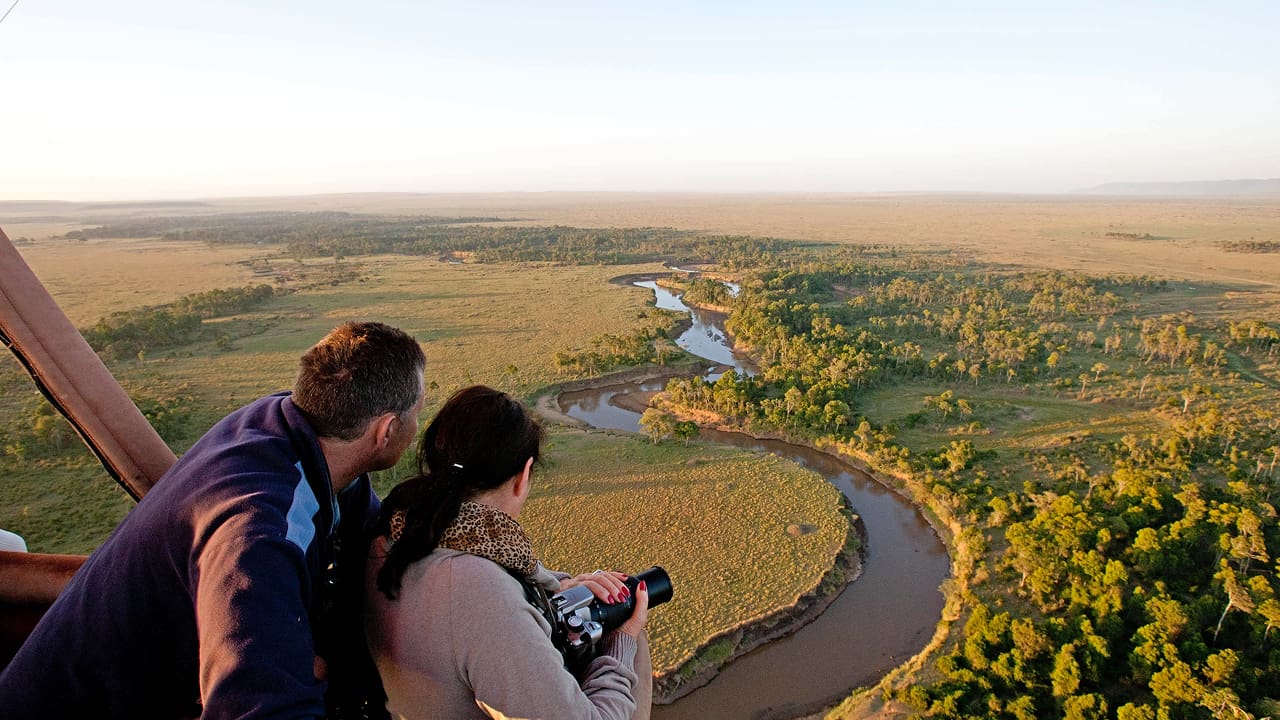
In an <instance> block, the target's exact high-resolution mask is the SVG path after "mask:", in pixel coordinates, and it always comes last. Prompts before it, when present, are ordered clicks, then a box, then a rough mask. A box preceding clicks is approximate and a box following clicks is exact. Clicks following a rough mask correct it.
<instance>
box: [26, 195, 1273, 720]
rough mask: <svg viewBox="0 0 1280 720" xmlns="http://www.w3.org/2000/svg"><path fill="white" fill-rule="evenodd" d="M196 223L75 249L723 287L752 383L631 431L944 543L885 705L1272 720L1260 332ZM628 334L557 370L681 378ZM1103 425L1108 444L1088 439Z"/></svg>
mask: <svg viewBox="0 0 1280 720" xmlns="http://www.w3.org/2000/svg"><path fill="white" fill-rule="evenodd" d="M188 220H189V219H188ZM188 220H183V219H177V220H164V221H156V222H157V223H160V224H161V225H164V223H169V225H167V226H163V227H161V226H151V225H148V226H147V228H149V229H150V230H149V231H148V232H143V230H144V229H146V228H141V227H133V226H130V227H124V226H105V227H103V228H100V229H98V230H91V231H82V236H83V237H128V236H139V235H161V236H163V237H170V238H174V239H188V240H190V239H198V240H203V241H207V242H256V243H263V244H268V245H277V246H279V248H280V252H281V255H282V257H295V258H296V257H299V256H304V257H316V256H323V257H328V256H333V257H335V258H341V257H351V256H356V255H360V254H363V253H385V252H402V253H413V254H440V255H441V256H445V257H451V258H465V259H467V260H468V261H472V262H497V261H550V262H563V263H592V264H595V263H623V262H636V261H649V260H656V259H662V260H672V261H677V262H696V261H703V262H713V263H716V264H717V265H718V267H720V268H721V269H725V270H736V271H738V272H739V273H740V276H741V278H742V283H741V284H742V286H743V290H742V292H741V294H740V295H739V296H737V297H736V298H735V297H729V296H728V295H727V294H726V293H724V292H723V291H722V290H720V289H717V287H718V286H717V285H715V284H711V283H700V284H696V285H694V286H693V287H692V288H691V291H690V294H689V295H688V296H687V299H688V300H689V301H691V302H698V303H701V304H707V305H718V306H724V307H731V309H732V312H731V316H730V320H729V329H730V331H731V332H732V333H733V334H734V336H735V338H736V341H737V342H738V344H739V345H741V346H745V347H747V348H750V349H751V351H752V352H753V354H754V355H755V356H756V357H757V359H758V361H759V365H760V368H761V372H760V374H759V375H758V376H755V377H749V378H748V377H738V376H736V375H735V374H734V373H732V372H730V373H726V374H725V375H724V376H723V377H721V378H720V379H719V380H718V381H716V382H714V383H706V382H703V381H702V380H700V379H696V378H695V379H690V380H675V381H672V383H671V384H670V386H669V387H668V389H667V392H666V393H665V404H664V405H663V408H664V409H662V410H655V411H653V412H650V413H646V428H651V429H652V433H651V434H653V435H654V437H655V438H656V437H662V436H668V435H674V436H677V437H681V438H684V439H686V440H687V439H688V438H689V437H690V436H691V432H690V424H689V421H690V420H691V419H697V420H698V421H699V422H703V423H714V424H722V425H729V426H734V427H739V428H742V429H746V430H748V431H752V432H756V433H765V434H775V435H782V436H786V437H789V438H792V439H795V440H799V441H804V442H810V443H813V444H815V445H817V446H819V447H824V448H828V449H832V450H834V451H838V452H843V453H846V454H848V455H850V456H853V457H855V458H858V459H861V460H863V461H865V462H867V463H868V464H869V465H870V466H871V467H872V468H873V469H875V470H877V471H878V472H879V473H880V474H881V475H882V476H884V477H886V478H890V479H892V480H893V481H894V482H899V483H901V484H902V486H903V487H904V488H905V489H906V490H908V491H909V492H911V493H913V494H914V496H915V498H916V500H917V501H918V502H920V503H921V504H922V505H923V506H924V507H925V508H926V509H927V510H928V512H930V513H931V514H932V515H933V516H934V518H935V519H936V520H937V521H938V523H939V525H940V527H942V528H943V529H945V530H948V531H949V534H950V536H951V537H950V538H949V542H950V544H951V550H952V556H953V561H954V567H955V577H954V578H953V579H952V580H950V581H948V586H947V588H946V590H947V593H948V595H949V611H948V616H949V617H951V618H954V620H952V621H951V623H952V625H951V628H950V633H949V636H948V640H947V641H946V643H945V644H944V645H943V646H942V648H941V650H939V651H937V652H935V653H934V654H933V656H932V659H931V662H930V664H929V666H928V667H927V668H925V669H924V670H923V671H922V672H921V673H919V674H918V675H917V676H916V677H915V678H914V681H913V682H909V683H905V684H899V685H897V686H896V687H895V688H894V689H893V690H891V691H890V692H891V694H892V696H893V698H894V699H896V700H899V701H902V702H905V703H908V704H909V705H910V706H912V707H914V708H915V709H916V710H917V711H918V712H919V713H920V714H921V715H923V716H926V717H939V718H970V717H972V718H1020V719H1025V718H1043V717H1064V718H1104V717H1107V718H1120V719H1121V720H1157V719H1165V718H1168V719H1170V720H1178V719H1184V718H1185V719H1192V718H1212V717H1238V718H1247V717H1258V718H1261V717H1265V716H1280V690H1278V689H1277V688H1280V596H1278V595H1277V593H1278V592H1280V578H1277V573H1278V572H1280V523H1278V520H1277V514H1276V506H1275V503H1276V486H1277V484H1278V483H1280V323H1277V322H1276V320H1275V317H1274V316H1273V317H1270V318H1264V317H1248V316H1239V317H1232V316H1230V315H1229V314H1228V313H1217V314H1215V315H1214V316H1213V317H1198V316H1196V315H1194V314H1192V313H1190V312H1180V313H1176V314H1169V313H1167V312H1157V311H1153V310H1151V309H1149V308H1150V307H1151V305H1152V303H1151V302H1150V301H1152V300H1160V299H1162V298H1165V297H1167V294H1168V293H1169V292H1172V290H1171V288H1170V287H1169V286H1168V285H1167V284H1166V283H1165V282H1164V281H1161V280H1156V279H1152V278H1142V277H1122V278H1121V277H1086V276H1082V275H1076V274H1064V273H1058V272H1004V271H1001V272H997V271H995V270H990V271H981V270H977V269H973V268H968V267H964V266H962V265H961V264H959V263H952V264H949V263H948V262H947V261H946V259H945V258H942V257H938V256H933V257H922V256H904V257H896V255H897V253H895V252H893V251H883V252H882V251H881V249H877V250H876V251H875V252H868V249H867V248H850V247H843V248H839V247H823V246H817V245H806V244H801V243H793V242H787V241H782V240H773V239H760V238H746V237H707V236H700V235H695V234H690V233H683V232H678V231H674V230H669V229H652V228H650V229H634V230H631V229H628V230H622V229H577V228H560V227H536V228H522V227H514V226H505V225H504V226H493V225H474V224H470V225H458V224H442V223H441V222H439V221H438V219H426V220H424V219H422V218H413V219H397V218H391V219H387V218H368V217H364V216H343V215H341V214H323V215H317V214H312V215H307V216H304V217H302V218H301V219H300V218H299V216H297V215H295V214H287V215H281V216H238V217H236V218H231V219H226V220H225V221H224V222H214V221H211V220H210V219H209V218H204V219H201V222H202V223H203V224H202V225H196V224H195V223H194V221H188ZM474 220H490V219H488V218H476V219H474ZM183 222H187V224H186V225H183V224H182V223H183ZM451 222H454V223H456V222H457V220H456V219H454V220H451ZM263 288H265V289H263ZM275 292H279V289H273V288H271V287H269V286H261V287H259V288H246V289H244V290H237V291H218V292H215V293H213V294H208V293H206V294H202V295H209V297H191V298H184V299H183V300H182V301H179V302H178V303H176V304H174V305H173V306H171V307H165V308H151V309H148V310H146V311H141V312H140V313H136V314H129V315H125V316H116V317H112V318H105V319H104V320H103V322H101V323H99V324H98V325H97V326H95V327H94V328H89V329H87V330H86V331H85V334H86V336H87V337H89V338H90V341H91V342H92V343H93V344H94V346H95V348H97V349H98V350H99V351H100V352H102V353H103V354H104V355H107V356H109V357H124V358H127V357H128V356H130V355H131V354H135V353H137V352H146V350H147V348H150V347H154V346H158V345H157V343H161V342H162V341H159V340H156V339H155V337H156V336H164V337H169V338H171V339H173V338H176V340H173V342H184V341H185V340H184V338H187V337H188V336H189V335H190V333H192V332H199V327H200V318H202V317H207V313H215V314H218V313H223V312H230V311H234V310H235V308H240V307H248V306H250V305H253V304H255V303H263V302H270V299H271V297H272V294H273V293H275ZM1169 304H1170V303H1165V305H1166V306H1167V305H1169ZM641 320H644V322H640V323H639V326H640V328H639V329H638V330H637V331H636V332H635V333H634V334H633V335H631V336H625V337H624V336H618V337H613V336H609V337H604V338H596V339H594V341H593V344H592V347H591V348H589V349H587V350H566V351H565V352H564V353H562V354H561V355H560V356H559V357H558V358H557V362H559V364H560V366H561V367H562V368H563V369H564V371H565V372H567V373H573V374H591V373H597V372H602V371H605V370H607V369H609V368H612V367H616V366H618V365H626V364H639V363H651V362H657V363H662V362H667V361H669V360H670V359H671V358H673V357H675V356H676V354H677V353H678V350H677V349H676V348H675V347H674V343H672V342H671V337H670V329H671V323H672V320H671V318H670V317H669V316H667V315H664V314H662V313H660V312H658V311H651V314H650V315H648V316H646V318H641ZM139 338H141V339H139ZM911 393H917V394H918V396H919V397H920V398H921V399H920V401H919V402H918V404H917V405H915V406H913V407H910V408H907V410H906V411H903V412H896V411H886V410H884V409H882V408H880V407H879V406H878V405H873V404H871V403H870V402H869V399H870V398H875V397H884V396H886V395H895V394H896V395H909V394H911ZM1041 401H1043V402H1045V403H1050V402H1051V403H1056V405H1055V407H1061V408H1064V410H1063V412H1065V413H1066V417H1067V419H1066V420H1065V421H1059V422H1058V425H1057V428H1056V429H1055V430H1054V431H1053V432H1052V433H1049V432H1042V433H1041V434H1040V435H1039V436H1037V437H1039V438H1041V439H1043V442H1040V443H1039V444H1037V445H1035V446H1033V447H1027V446H1025V445H1019V444H1018V443H1016V442H1013V440H1012V439H1013V438H1014V437H1015V436H1016V435H1017V433H1018V432H1019V431H1020V430H1024V429H1026V428H1034V427H1035V426H1036V423H1037V420H1036V418H1035V416H1034V413H1033V412H1030V411H1029V410H1028V407H1029V406H1033V405H1034V402H1041ZM1072 413H1075V414H1074V415H1073V414H1072ZM1097 418H1116V419H1117V420H1116V421H1115V422H1110V423H1103V424H1101V425H1100V426H1099V427H1098V428H1096V429H1095V427H1094V426H1093V425H1092V424H1091V423H1090V422H1089V420H1090V419H1097ZM35 419H36V420H37V421H40V422H43V421H41V420H40V418H35ZM46 424H50V423H46ZM1272 632H1275V633H1276V637H1272V636H1271V633H1272Z"/></svg>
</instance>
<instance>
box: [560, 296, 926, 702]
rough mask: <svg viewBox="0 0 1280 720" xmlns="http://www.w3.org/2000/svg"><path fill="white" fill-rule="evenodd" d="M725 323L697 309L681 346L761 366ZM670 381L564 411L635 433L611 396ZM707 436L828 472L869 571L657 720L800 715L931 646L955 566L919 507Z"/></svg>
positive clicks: (750, 444) (799, 455)
mask: <svg viewBox="0 0 1280 720" xmlns="http://www.w3.org/2000/svg"><path fill="white" fill-rule="evenodd" d="M646 287H649V285H646ZM655 290H656V291H657V292H658V293H659V295H658V299H659V302H661V303H666V304H668V305H669V306H671V309H682V307H674V305H673V304H672V301H673V300H674V301H675V302H679V298H677V297H674V296H672V295H671V294H670V293H669V292H667V291H665V290H663V289H662V288H655ZM664 293H665V294H666V295H667V296H668V297H666V298H664V297H663V296H662V295H663V294H664ZM661 306H662V305H660V307H661ZM681 306H683V303H681ZM722 320H723V318H717V317H715V316H714V314H703V317H702V318H699V317H697V315H696V314H695V318H694V325H693V327H691V328H690V329H689V330H688V331H687V332H686V333H685V335H689V334H691V333H692V334H694V336H695V337H693V338H689V339H687V340H686V339H685V338H683V337H682V338H681V340H678V341H677V344H679V345H680V346H681V347H684V348H694V347H696V348H697V349H696V350H695V349H690V351H691V352H694V353H695V354H699V355H702V352H701V350H702V349H704V348H705V347H706V346H707V345H708V342H707V341H704V340H703V338H707V339H708V340H711V341H714V339H715V338H716V337H718V338H719V341H718V342H720V343H721V345H720V348H721V349H720V350H719V351H716V352H715V354H714V355H711V356H708V355H703V357H708V359H710V360H711V361H712V362H715V363H723V364H725V365H731V366H733V367H735V368H738V370H739V371H740V372H754V368H753V367H751V366H750V364H749V361H748V360H747V359H746V358H743V357H740V356H736V355H734V354H733V352H732V351H731V350H729V348H728V347H727V346H726V345H725V344H724V343H726V342H727V339H726V335H725V333H724V326H723V322H722ZM708 325H710V326H714V327H710V328H708ZM686 343H687V344H686ZM664 384H665V383H663V382H653V383H647V384H633V385H620V386H615V387H610V388H603V389H599V390H592V391H582V392H576V393H566V394H564V395H562V396H561V398H560V404H561V409H562V410H563V411H565V412H566V413H568V414H569V415H572V416H573V417H575V418H578V419H580V420H583V421H584V422H587V423H589V424H591V425H594V426H596V427H601V428H610V429H615V430H628V431H631V432H635V431H637V430H638V428H639V418H640V416H639V415H638V414H636V413H634V412H631V411H628V410H624V409H622V408H620V407H618V406H616V405H614V404H613V403H612V402H611V401H612V400H613V399H614V398H615V397H616V396H618V395H619V394H621V393H631V392H647V391H653V390H658V389H661V387H662V386H663V385H664ZM701 437H702V439H704V440H710V441H714V442H723V443H728V444H731V445H735V446H738V447H744V448H749V449H753V450H759V451H765V452H772V453H776V454H778V455H780V456H782V457H786V458H789V459H791V460H793V461H795V462H798V463H800V464H801V465H804V466H805V467H809V468H811V469H813V470H815V471H817V472H819V473H821V474H822V475H823V476H824V477H826V478H827V480H828V481H830V482H831V483H832V484H833V485H835V486H836V487H837V488H839V489H840V491H841V492H843V493H844V494H845V496H846V497H848V498H849V501H850V503H851V504H852V506H853V507H854V509H855V510H856V511H857V513H858V514H859V515H860V516H862V519H863V522H864V523H865V525H866V529H867V538H868V542H867V545H868V548H867V555H866V561H865V565H864V568H863V573H862V577H861V578H860V579H859V580H858V581H857V582H854V583H852V584H851V585H849V586H848V587H847V588H846V589H845V590H844V592H843V593H842V594H841V595H840V597H838V598H837V599H836V600H835V601H834V602H833V603H832V604H831V606H830V607H828V608H827V610H826V611H825V612H823V613H822V615H821V616H819V617H818V618H817V619H816V620H814V621H813V622H811V623H809V624H808V625H805V626H804V627H802V628H801V629H800V630H798V631H797V632H795V633H793V634H792V635H789V636H787V637H785V638H782V639H780V640H776V641H774V642H771V643H768V644H766V645H764V646H762V647H760V648H757V649H756V650H754V651H752V652H750V653H748V654H747V655H745V656H743V657H741V658H738V659H737V660H734V661H733V662H731V663H729V664H728V665H727V666H725V667H724V668H723V669H722V670H721V672H720V674H719V675H717V676H716V678H715V679H714V680H712V681H711V682H710V683H709V684H707V685H706V686H704V687H702V688H699V689H698V690H695V691H693V692H692V693H690V694H689V695H686V696H685V697H683V698H681V699H679V700H677V701H676V702H675V703H672V704H671V705H666V706H658V707H655V708H654V711H653V717H654V718H655V719H656V720H686V719H687V720H695V719H696V720H701V719H703V718H776V717H794V716H796V715H799V714H802V713H804V712H807V711H813V710H815V709H817V708H818V707H821V706H822V705H824V704H828V703H832V702H834V701H836V700H838V699H839V698H841V697H843V696H845V695H847V694H848V693H849V692H850V691H851V690H852V689H854V688H856V687H859V686H862V685H867V684H870V683H872V682H875V681H876V680H878V679H879V678H880V677H881V676H883V675H884V674H885V673H886V672H887V671H888V670H890V669H892V668H893V667H896V666H897V665H899V664H901V663H902V662H904V661H905V660H906V659H907V658H909V657H911V656H912V655H914V654H915V653H916V652H918V651H919V650H920V649H921V648H922V647H923V646H924V645H925V643H926V642H928V640H929V638H930V637H931V636H932V635H933V630H934V626H935V625H936V624H937V622H938V618H939V616H940V614H941V611H942V595H941V593H940V592H939V590H938V586H939V585H940V584H941V582H942V581H943V580H944V579H945V578H946V577H947V572H948V562H947V555H946V551H945V549H944V547H943V545H942V543H941V542H940V541H939V539H938V537H937V535H936V534H934V532H933V530H932V529H931V528H930V527H929V526H928V524H927V523H925V521H924V519H923V518H922V517H921V515H920V513H919V512H917V511H916V509H915V508H914V507H913V506H912V505H910V504H909V503H907V502H906V501H905V500H903V499H902V498H900V497H899V496H897V495H895V494H893V493H892V492H890V491H888V490H887V489H885V488H884V486H882V485H880V484H879V483H877V482H875V481H874V480H873V479H872V478H871V477H870V476H868V475H866V474H865V473H862V472H859V471H857V470H855V469H853V468H851V467H850V466H848V465H846V464H845V463H843V462H840V461H838V460H836V459H835V458H833V457H831V456H829V455H826V454H823V453H820V452H817V451H815V450H812V449H809V448H805V447H802V446H798V445H792V444H789V443H784V442H779V441H773V440H757V439H755V438H751V437H748V436H746V435H741V434H738V433H724V432H717V431H713V430H703V431H702V433H701ZM742 591H743V592H750V588H743V589H742ZM678 592H679V591H678V590H677V597H676V599H675V602H679V595H678Z"/></svg>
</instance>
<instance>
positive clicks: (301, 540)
mask: <svg viewBox="0 0 1280 720" xmlns="http://www.w3.org/2000/svg"><path fill="white" fill-rule="evenodd" d="M294 467H296V468H297V469H298V478H299V479H298V486H297V487H295V488H294V489H293V504H292V505H290V506H289V515H288V517H287V518H286V520H287V521H288V523H289V531H288V532H287V533H286V534H285V538H287V539H288V540H289V542H291V543H293V544H294V545H297V546H298V548H299V549H301V550H302V552H304V553H305V552H306V551H307V548H308V547H309V546H310V545H311V541H312V540H314V539H315V536H316V523H315V520H313V519H312V518H314V517H315V516H316V513H318V512H320V502H319V501H318V500H316V494H315V493H314V492H312V490H311V483H309V482H307V473H306V472H305V471H304V470H303V469H302V463H301V462H299V463H296V464H295V465H294Z"/></svg>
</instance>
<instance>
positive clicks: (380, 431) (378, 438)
mask: <svg viewBox="0 0 1280 720" xmlns="http://www.w3.org/2000/svg"><path fill="white" fill-rule="evenodd" d="M399 422H400V418H398V417H396V415H395V413H387V414H385V415H381V416H379V417H378V419H377V420H374V421H373V426H372V428H371V431H372V432H373V446H374V447H375V448H377V449H378V450H381V449H383V448H385V447H387V446H388V445H390V444H391V437H392V436H393V435H395V433H396V425H397V424H398V423H399Z"/></svg>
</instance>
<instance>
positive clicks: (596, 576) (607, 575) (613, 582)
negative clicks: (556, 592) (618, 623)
mask: <svg viewBox="0 0 1280 720" xmlns="http://www.w3.org/2000/svg"><path fill="white" fill-rule="evenodd" d="M626 579H627V575H626V574H625V573H620V572H612V571H605V570H597V571H595V572H593V573H583V574H581V575H578V576H577V577H571V578H566V579H564V580H561V581H560V591H561V592H564V591H565V590H568V589H569V588H571V587H574V586H576V585H585V586H587V587H588V588H590V589H591V594H592V595H595V596H596V597H597V598H599V600H600V602H604V603H608V604H610V605H616V604H617V603H620V602H623V601H625V600H626V599H627V598H628V597H630V596H631V589H630V588H628V587H627V586H626V584H625V583H624V582H623V581H624V580H626Z"/></svg>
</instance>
